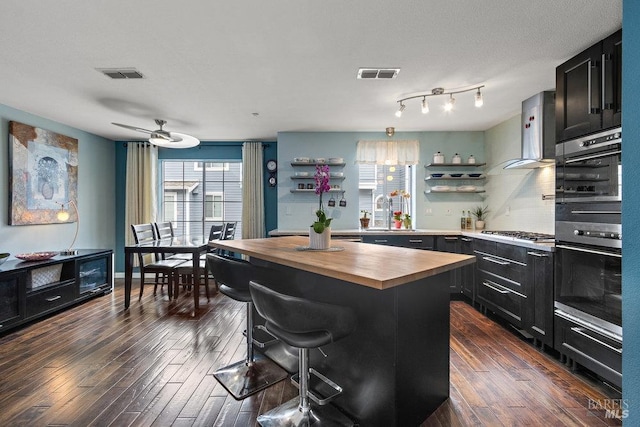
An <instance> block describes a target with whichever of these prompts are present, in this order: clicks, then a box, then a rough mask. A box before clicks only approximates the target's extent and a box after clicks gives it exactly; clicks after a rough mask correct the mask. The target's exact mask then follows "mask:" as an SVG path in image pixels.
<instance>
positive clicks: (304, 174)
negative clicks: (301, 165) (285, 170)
mask: <svg viewBox="0 0 640 427" xmlns="http://www.w3.org/2000/svg"><path fill="white" fill-rule="evenodd" d="M293 175H294V176H309V172H296V173H294V174H293Z"/></svg>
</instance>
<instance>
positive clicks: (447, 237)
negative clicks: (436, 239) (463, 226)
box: [444, 236, 458, 241]
mask: <svg viewBox="0 0 640 427" xmlns="http://www.w3.org/2000/svg"><path fill="white" fill-rule="evenodd" d="M444 240H451V241H457V240H458V238H457V237H450V236H444Z"/></svg>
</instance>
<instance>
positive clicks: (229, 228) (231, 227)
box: [222, 221, 237, 240]
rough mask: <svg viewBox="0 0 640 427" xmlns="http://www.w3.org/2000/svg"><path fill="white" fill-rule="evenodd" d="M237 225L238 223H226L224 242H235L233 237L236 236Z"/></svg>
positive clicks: (223, 235)
mask: <svg viewBox="0 0 640 427" xmlns="http://www.w3.org/2000/svg"><path fill="white" fill-rule="evenodd" d="M236 225H237V222H235V221H234V222H225V223H224V232H223V233H222V240H233V237H234V235H235V234H236Z"/></svg>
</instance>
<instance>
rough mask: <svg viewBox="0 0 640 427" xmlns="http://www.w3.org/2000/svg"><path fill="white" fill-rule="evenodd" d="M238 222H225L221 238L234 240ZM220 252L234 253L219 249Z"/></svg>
mask: <svg viewBox="0 0 640 427" xmlns="http://www.w3.org/2000/svg"><path fill="white" fill-rule="evenodd" d="M237 226H238V223H237V222H236V221H233V222H225V223H224V229H223V230H222V235H221V236H220V240H233V239H234V237H235V234H236V228H237ZM218 253H221V254H225V255H229V256H233V255H234V253H233V252H231V251H226V250H225V251H222V250H219V251H218Z"/></svg>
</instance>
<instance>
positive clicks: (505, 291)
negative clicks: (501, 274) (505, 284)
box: [482, 282, 509, 294]
mask: <svg viewBox="0 0 640 427" xmlns="http://www.w3.org/2000/svg"><path fill="white" fill-rule="evenodd" d="M482 284H483V285H485V286H486V287H487V288H489V289H493V290H494V291H496V292H499V293H501V294H508V293H509V291H507V290H505V289H498V288H496V287H495V286H492V285H490V284H489V283H487V282H482Z"/></svg>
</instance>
